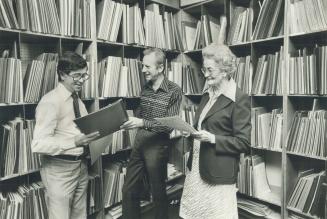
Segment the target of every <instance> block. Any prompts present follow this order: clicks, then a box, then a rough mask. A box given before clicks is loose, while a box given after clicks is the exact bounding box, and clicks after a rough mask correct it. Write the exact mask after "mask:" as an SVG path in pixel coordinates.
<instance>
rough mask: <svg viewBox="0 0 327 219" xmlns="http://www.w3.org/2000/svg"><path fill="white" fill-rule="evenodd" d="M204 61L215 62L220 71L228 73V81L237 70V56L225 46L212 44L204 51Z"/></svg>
mask: <svg viewBox="0 0 327 219" xmlns="http://www.w3.org/2000/svg"><path fill="white" fill-rule="evenodd" d="M202 57H203V59H212V60H214V61H215V62H216V63H217V65H218V67H219V68H220V70H223V71H225V72H226V74H227V77H228V79H230V78H231V77H232V76H233V75H234V73H235V72H236V69H237V63H236V56H235V55H234V53H233V52H232V51H231V50H230V49H229V47H228V46H226V45H224V44H214V43H212V44H210V45H208V46H207V47H205V48H203V49H202Z"/></svg>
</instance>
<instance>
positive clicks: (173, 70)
mask: <svg viewBox="0 0 327 219" xmlns="http://www.w3.org/2000/svg"><path fill="white" fill-rule="evenodd" d="M169 64H170V69H169V70H168V71H166V74H167V78H168V80H170V81H172V82H174V83H176V84H177V85H178V86H180V87H181V88H182V84H183V63H182V62H179V61H172V62H170V63H169ZM166 69H167V68H166ZM183 91H184V90H183ZM184 92H185V91H184Z"/></svg>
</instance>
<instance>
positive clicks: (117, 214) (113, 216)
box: [105, 201, 150, 219]
mask: <svg viewBox="0 0 327 219" xmlns="http://www.w3.org/2000/svg"><path fill="white" fill-rule="evenodd" d="M149 204H150V202H149V201H141V204H140V206H141V208H142V207H144V206H146V205H149ZM122 210H123V209H122V206H121V205H117V206H115V207H113V208H111V209H110V210H109V211H108V213H107V214H106V215H105V219H118V218H121V217H122V215H123V212H122Z"/></svg>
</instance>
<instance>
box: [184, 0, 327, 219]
mask: <svg viewBox="0 0 327 219" xmlns="http://www.w3.org/2000/svg"><path fill="white" fill-rule="evenodd" d="M215 2H217V4H219V3H221V4H222V5H223V8H224V10H223V12H225V13H226V15H227V20H228V22H227V36H226V37H227V42H228V43H229V47H230V49H231V50H232V51H233V52H234V53H235V54H236V56H237V57H246V56H250V60H251V65H250V68H251V69H249V70H248V72H247V73H248V74H252V75H250V76H249V78H251V80H249V81H246V80H245V79H244V77H243V78H242V77H241V76H239V75H237V77H238V78H241V79H242V81H237V80H236V81H237V83H238V84H239V85H240V84H242V85H243V86H244V85H246V86H250V87H251V86H252V88H253V86H254V83H255V82H254V79H255V76H256V74H257V70H258V69H257V68H258V66H260V57H262V56H263V55H267V56H268V55H269V54H271V55H273V54H276V52H279V54H278V56H279V61H280V62H279V63H278V64H277V66H280V68H279V69H276V70H275V71H268V72H267V75H266V77H267V78H266V79H265V80H264V82H266V84H264V85H262V86H263V87H262V88H266V87H267V86H269V85H270V86H271V84H272V83H274V81H277V83H279V84H278V85H277V88H276V87H275V90H274V92H267V91H266V90H261V91H260V92H257V91H253V90H252V92H248V93H249V95H250V97H251V102H252V104H251V105H252V108H256V107H263V108H264V109H265V112H271V111H272V110H274V109H280V110H281V114H282V117H283V125H282V128H281V133H280V134H281V147H280V148H278V149H275V148H267V147H266V145H252V149H251V153H250V156H254V155H260V156H261V157H262V158H263V160H264V161H265V165H266V167H265V169H266V174H267V178H268V184H269V185H270V187H271V191H272V197H267V198H263V197H260V198H258V197H254V196H253V195H248V194H241V193H239V196H240V197H247V198H249V199H250V200H257V201H259V202H262V203H265V204H267V205H269V206H271V207H272V208H273V209H274V210H277V211H278V212H279V213H280V214H281V216H280V217H281V218H291V217H292V218H293V217H294V215H297V216H299V217H303V218H324V217H326V216H325V214H326V210H323V212H322V214H321V215H320V217H317V216H315V215H311V214H310V213H304V212H302V211H301V210H299V209H296V208H292V207H290V206H289V199H290V197H291V195H292V192H293V189H294V187H295V184H296V180H297V179H298V174H299V173H300V172H302V171H303V170H308V169H310V168H312V169H313V170H314V172H315V173H318V172H319V171H325V170H326V155H325V154H324V155H320V156H318V155H315V154H310V153H308V152H305V153H303V152H302V153H300V152H295V151H289V150H288V149H287V148H288V147H287V146H288V133H289V132H290V129H291V124H292V119H293V117H294V115H295V112H296V111H297V110H305V111H311V110H312V107H313V103H314V99H317V100H316V102H317V103H318V105H319V108H318V109H321V110H326V104H325V102H326V100H325V95H324V94H325V93H324V90H321V88H322V87H323V86H324V85H323V84H321V85H320V84H319V83H318V84H317V85H316V86H317V88H316V89H317V90H316V93H315V92H311V93H308V92H293V93H290V92H289V85H288V83H290V81H292V80H290V78H289V77H290V73H291V69H290V58H289V57H290V56H294V55H295V54H303V52H302V53H301V52H300V53H299V52H298V50H301V51H302V50H304V48H306V50H307V57H309V56H310V55H312V54H320V53H319V52H314V51H313V50H314V49H316V48H319V49H320V48H322V47H324V46H326V44H327V41H326V39H327V29H326V25H324V24H325V23H324V22H323V21H319V22H318V19H319V18H322V17H323V15H322V14H326V13H323V12H322V10H323V9H325V8H324V7H325V5H324V4H325V3H322V1H305V0H303V1H292V0H286V1H278V0H277V1H265V3H264V1H260V0H248V1H240V0H227V1H215ZM310 2H312V3H310ZM293 3H294V4H298V5H296V6H294V7H300V8H301V7H303V6H301V4H303V5H305V6H307V7H305V8H304V7H303V8H301V10H304V11H303V12H305V13H311V14H315V12H313V11H312V10H317V11H316V16H314V17H313V18H311V17H310V16H306V17H305V16H302V15H303V13H302V14H301V16H298V18H297V19H299V20H300V19H301V21H302V20H303V19H304V18H305V19H308V21H307V22H311V24H313V23H312V22H313V21H316V22H317V23H318V24H319V25H318V24H317V25H313V26H310V25H309V26H307V27H310V28H309V29H306V30H303V29H299V28H298V29H299V31H300V32H294V31H291V30H293V29H294V28H293V27H292V25H294V21H292V19H294V16H292V14H291V13H290V12H291V10H293V9H291V7H293V6H292V5H291V4H293ZM206 4H212V1H196V2H194V1H190V2H188V1H187V2H186V1H181V5H182V10H184V11H185V12H187V13H189V14H191V15H193V17H195V18H198V19H201V15H203V14H205V10H203V9H204V8H205V5H206ZM217 4H216V7H219V6H217ZM265 4H266V6H265ZM269 4H274V5H275V6H274V7H272V6H269V7H270V8H274V10H272V11H271V13H270V14H269V15H266V17H269V19H270V20H269V22H268V21H264V19H263V17H262V15H260V14H261V13H262V12H260V8H261V7H267V5H269ZM310 4H311V5H310ZM319 5H320V6H322V7H321V8H320V9H321V10H319V7H318V6H319ZM269 7H267V8H269ZM267 8H266V9H265V10H267ZM275 9H277V10H275ZM237 10H238V12H237ZM270 10H271V9H270ZM218 11H219V10H218ZM235 11H236V12H235ZM249 11H250V12H251V13H252V17H251V13H250V15H249ZM268 11H269V10H268ZM307 11H310V12H307ZM325 11H326V10H325ZM242 12H244V15H243V16H244V18H243V21H242V22H245V21H246V20H247V19H248V20H247V22H248V23H247V27H242V25H243V24H242V22H241V21H239V23H240V24H238V25H239V26H240V28H239V29H238V30H237V28H235V27H233V26H237V25H236V24H234V23H233V22H236V21H237V19H235V18H234V17H236V18H237V17H238V16H237V15H238V14H241V13H242ZM246 13H248V14H246ZM292 13H294V11H292ZM217 14H219V13H217ZM260 17H261V18H260ZM299 17H300V18H299ZM303 17H304V18H303ZM309 17H310V18H309ZM233 19H234V20H233ZM258 22H264V25H262V24H261V27H259V29H262V30H261V31H257V33H256V35H255V37H254V38H252V37H250V38H248V39H247V38H246V37H245V36H244V35H245V34H246V31H245V30H247V31H249V32H250V33H251V35H252V34H253V33H254V32H255V31H256V29H257V28H258V27H256V26H257V23H258ZM296 22H297V23H296ZM296 22H295V23H296V25H298V26H300V23H301V22H300V21H296ZM236 23H237V22H236ZM271 24H275V27H274V28H271V30H270V33H272V34H267V33H268V32H269V31H268V30H264V29H269V28H270V25H271ZM245 26H246V25H245ZM259 26H260V25H259ZM182 27H183V25H182ZM242 28H243V29H242ZM235 29H236V30H235ZM240 29H241V30H240ZM231 31H232V32H231ZM238 31H240V32H241V31H245V33H243V37H242V36H239V35H240V34H241V33H240V32H238ZM260 32H264V33H265V34H261V33H260ZM258 33H260V34H258ZM229 35H231V36H229ZM234 35H235V36H234ZM233 36H234V39H235V40H234V41H233V40H232V38H233ZM267 36H269V37H267ZM229 38H230V39H229ZM228 39H229V40H228ZM316 50H317V51H319V50H318V49H316ZM184 54H185V55H186V56H188V57H190V58H191V59H192V60H193V61H194V62H196V63H198V64H200V65H201V61H202V60H201V49H199V48H196V49H190V50H187V51H184ZM293 54H294V55H293ZM324 54H325V53H324ZM302 56H303V55H302ZM316 56H317V57H315V58H316V59H317V60H319V55H316ZM312 59H313V58H312ZM275 60H276V59H274V61H275ZM324 60H325V59H324ZM322 62H326V60H325V61H322ZM269 66H270V68H269V70H271V69H272V67H273V65H269ZM313 66H314V64H313ZM317 68H318V67H317ZM321 68H323V67H321ZM321 68H320V69H319V68H318V69H317V70H316V69H313V70H312V71H313V72H314V73H313V74H315V76H311V77H312V78H313V79H311V80H312V81H313V82H312V84H313V85H314V83H316V82H315V80H319V82H320V83H323V81H324V80H322V79H324V78H323V77H324V75H323V74H324V73H323V72H322V70H321ZM324 68H325V67H324ZM318 71H321V72H318ZM276 73H277V74H276ZM310 73H311V71H309V70H308V72H306V74H307V75H309V74H310ZM273 74H275V75H273ZM269 77H270V78H269ZM278 77H280V78H279V80H278ZM314 77H316V78H314ZM302 78H303V80H304V78H309V79H310V76H306V77H302ZM317 78H318V79H317ZM241 79H240V80H241ZM298 80H299V83H300V82H301V79H298ZM267 81H268V82H267ZM278 81H279V82H278ZM308 81H310V80H308ZM247 83H248V84H247ZM313 85H311V86H313ZM275 86H276V84H275ZM241 88H242V87H241ZM313 88H314V87H313ZM244 90H247V89H246V88H244ZM186 97H187V98H189V99H191V100H192V102H193V103H195V104H196V103H198V102H197V101H198V98H197V95H196V94H193V95H192V94H188V95H186ZM303 146H305V145H303ZM322 188H323V187H322ZM322 191H323V190H322ZM323 196H325V193H324V195H323ZM276 200H277V201H276ZM324 208H325V207H322V208H321V209H324ZM294 218H295V217H294Z"/></svg>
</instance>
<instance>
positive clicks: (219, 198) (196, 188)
mask: <svg viewBox="0 0 327 219" xmlns="http://www.w3.org/2000/svg"><path fill="white" fill-rule="evenodd" d="M199 152H200V142H199V141H196V140H195V141H194V147H193V162H192V171H190V172H189V173H188V174H187V175H186V179H185V183H184V190H183V195H182V199H181V205H180V212H179V215H180V216H181V217H182V218H184V219H200V218H206V219H238V213H237V198H236V192H237V188H236V185H235V184H232V185H211V184H208V183H206V182H205V181H203V180H202V179H201V176H200V173H199Z"/></svg>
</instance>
